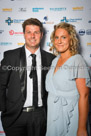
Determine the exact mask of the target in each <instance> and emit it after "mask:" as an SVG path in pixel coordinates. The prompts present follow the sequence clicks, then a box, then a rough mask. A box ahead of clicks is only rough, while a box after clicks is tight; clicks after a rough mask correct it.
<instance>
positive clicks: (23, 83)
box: [19, 46, 27, 98]
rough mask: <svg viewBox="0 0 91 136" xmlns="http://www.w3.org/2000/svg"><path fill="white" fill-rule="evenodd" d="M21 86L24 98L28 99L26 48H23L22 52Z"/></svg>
mask: <svg viewBox="0 0 91 136" xmlns="http://www.w3.org/2000/svg"><path fill="white" fill-rule="evenodd" d="M19 75H20V84H21V92H22V94H24V98H26V82H27V81H26V80H27V72H26V54H25V47H24V46H23V47H22V48H21V51H20V71H19Z"/></svg>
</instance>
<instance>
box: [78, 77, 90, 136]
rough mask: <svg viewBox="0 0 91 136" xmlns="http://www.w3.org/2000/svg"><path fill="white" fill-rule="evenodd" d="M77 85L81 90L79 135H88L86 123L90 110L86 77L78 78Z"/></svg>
mask: <svg viewBox="0 0 91 136" xmlns="http://www.w3.org/2000/svg"><path fill="white" fill-rule="evenodd" d="M76 85H77V89H78V92H79V95H80V97H79V102H78V108H79V109H78V110H79V121H78V131H77V136H87V130H86V124H87V118H88V112H89V88H88V87H86V82H85V79H83V78H78V79H76Z"/></svg>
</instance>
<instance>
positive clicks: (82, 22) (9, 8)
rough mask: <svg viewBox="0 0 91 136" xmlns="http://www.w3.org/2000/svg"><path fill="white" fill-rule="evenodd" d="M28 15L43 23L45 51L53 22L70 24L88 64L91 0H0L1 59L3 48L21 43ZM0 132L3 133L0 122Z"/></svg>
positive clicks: (90, 47) (16, 46) (90, 51)
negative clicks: (73, 27) (23, 25)
mask: <svg viewBox="0 0 91 136" xmlns="http://www.w3.org/2000/svg"><path fill="white" fill-rule="evenodd" d="M31 17H33V18H38V19H39V20H40V21H41V22H42V23H43V25H44V28H45V33H44V40H43V44H42V45H43V49H44V50H46V51H48V52H50V51H49V48H50V46H49V43H50V35H51V32H52V31H53V27H54V25H55V24H58V23H60V22H68V23H71V24H73V25H74V26H75V28H76V31H77V34H78V37H79V39H80V49H81V55H82V56H83V57H84V59H85V60H86V62H87V64H88V66H89V67H90V68H91V0H78V1H77V0H0V61H1V60H2V59H3V53H4V51H6V50H11V49H15V48H18V47H21V46H23V45H24V42H25V41H24V37H23V29H22V23H23V22H24V20H26V19H28V18H31ZM0 136H5V134H4V131H3V128H2V124H1V122H0Z"/></svg>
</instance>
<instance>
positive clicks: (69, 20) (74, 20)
mask: <svg viewBox="0 0 91 136" xmlns="http://www.w3.org/2000/svg"><path fill="white" fill-rule="evenodd" d="M81 20H82V18H75V19H74V18H70V19H67V18H66V17H63V19H61V20H60V22H78V21H81Z"/></svg>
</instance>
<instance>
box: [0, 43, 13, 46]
mask: <svg viewBox="0 0 91 136" xmlns="http://www.w3.org/2000/svg"><path fill="white" fill-rule="evenodd" d="M9 45H12V43H11V42H0V46H9Z"/></svg>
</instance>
